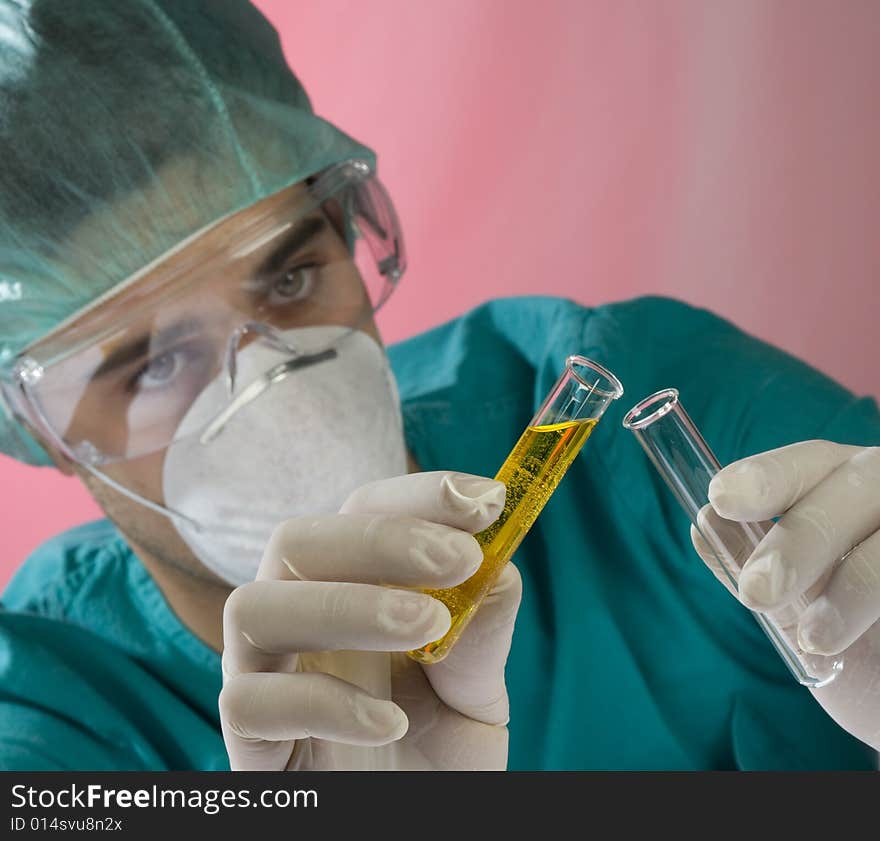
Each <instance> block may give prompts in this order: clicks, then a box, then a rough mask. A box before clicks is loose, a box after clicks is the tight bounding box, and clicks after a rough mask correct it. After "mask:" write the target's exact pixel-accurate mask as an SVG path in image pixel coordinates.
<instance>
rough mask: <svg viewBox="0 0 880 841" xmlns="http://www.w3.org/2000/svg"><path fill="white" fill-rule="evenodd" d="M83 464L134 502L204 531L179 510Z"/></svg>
mask: <svg viewBox="0 0 880 841" xmlns="http://www.w3.org/2000/svg"><path fill="white" fill-rule="evenodd" d="M82 466H83V467H84V468H85V469H86V470H88V471H89V473H91V474H92V476H94V477H95V478H96V479H98V480H99V481H101V482H103V483H104V484H105V485H108V486H109V487H111V488H113V490H115V491H118V492H119V493H121V494H122V495H123V496H124V497H127V498H128V499H130V500H131V501H132V502H137V503H138V504H139V505H143V506H144V507H145V508H149V509H150V511H155V512H156V513H157V514H161V515H162V516H163V517H165V518H167V519H169V520H171V521H172V522H175V521H182V522H184V523H186V525H188V526H190V527H191V528H194V529H196V531H202V527H201V526H200V525H199V524H198V523H197V522H196V521H195V520H193V519H191V518H190V517H187V516H186V515H185V514H181V513H180V512H179V511H175V510H173V509H172V508H166V507H165V506H164V505H159V503H158V502H152V501H151V500H149V499H147V498H146V497H143V496H141V495H140V494H138V493H135V492H134V491H132V490H129V489H128V488H126V487H125V486H124V485H120V484H119V482H117V481H116V480H115V479H111V478H110V477H109V476H106V475H105V474H103V473H101V472H100V471H99V470H95V468H94V467H92V466H91V465H90V464H82Z"/></svg>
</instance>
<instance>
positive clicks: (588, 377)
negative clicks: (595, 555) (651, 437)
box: [409, 356, 623, 663]
mask: <svg viewBox="0 0 880 841" xmlns="http://www.w3.org/2000/svg"><path fill="white" fill-rule="evenodd" d="M622 394H623V386H622V385H621V384H620V382H619V381H618V379H617V377H615V376H614V374H612V373H611V372H610V371H609V370H607V369H606V368H603V367H602V366H601V365H599V364H598V363H597V362H593V361H592V360H590V359H587V358H586V357H584V356H569V357H568V359H566V361H565V370H564V371H563V372H562V376H561V377H560V378H559V379H558V380H557V381H556V384H555V385H554V386H553V388H552V389H551V390H550V392H549V394H548V395H547V397H546V399H545V400H544V403H543V404H542V405H541V408H540V409H538V412H537V414H536V415H535V416H534V417H533V418H532V420H531V422H530V423H529V425H528V426H527V427H526V430H525V432H523V434H522V436H521V437H520V439H519V441H517V443H516V446H514V448H513V450H511V453H510V455H509V456H508V457H507V459H506V460H505V462H504V464H502V465H501V469H500V470H499V471H498V473H497V474H496V476H495V478H496V479H497V480H498V481H500V482H504V484H505V486H506V488H507V496H506V497H505V500H504V510H503V511H502V512H501V515H500V516H499V517H498V519H497V520H496V521H495V522H494V523H492V525H491V526H489V528H487V529H484V530H483V531H481V532H479V533H478V534H476V535H474V537H476V539H477V541H478V542H479V544H480V545H481V546H482V547H483V563H482V564H481V566H480V568H479V569H478V570H477V571H476V572H475V573H474V574H473V575H472V576H471V577H470V578H469V579H468V580H467V581H465V582H463V583H461V584H459V585H458V586H457V587H451V588H448V589H444V590H425V591H424V592H426V593H427V594H428V595H430V596H433V597H434V598H435V599H439V600H440V601H441V602H443V604H445V605H446V607H448V608H449V612H450V613H451V614H452V626H451V627H450V629H449V631H447V633H446V636H444V637H443V638H442V639H439V640H436V641H434V642H432V643H429V644H428V645H425V646H423V647H422V648H419V649H417V650H415V651H410V652H409V655H410V657H412V658H413V659H414V660H418V661H419V662H421V663H437V662H439V661H440V660H442V659H443V658H444V657H445V656H446V655H447V654H448V653H449V650H450V649H451V648H452V646H453V645H454V644H455V641H456V640H457V639H458V638H459V637H460V636H461V633H462V631H464V629H465V627H466V626H467V624H468V622H469V621H470V619H471V617H472V616H473V615H474V613H475V612H476V610H477V608H478V607H479V606H480V602H482V601H483V599H484V598H485V596H486V594H487V593H488V592H489V590H491V589H492V585H493V584H494V583H495V581H496V580H497V579H498V576H499V575H500V574H501V571H502V570H503V569H504V565H505V564H506V563H507V562H508V561H509V560H510V558H511V556H512V555H513V553H514V552H515V551H516V549H517V547H518V546H519V544H520V542H521V541H522V539H523V537H525V535H526V532H528V530H529V529H530V528H531V527H532V524H533V523H534V522H535V520H536V519H537V517H538V514H540V513H541V510H542V509H543V507H544V505H545V504H546V502H547V500H548V499H550V495H551V494H552V493H553V491H554V490H556V486H557V485H558V484H559V480H560V479H561V478H562V476H563V475H564V474H565V471H566V470H568V468H569V465H571V463H572V462H573V461H574V457H575V456H576V455H577V454H578V452H579V451H580V449H581V447H582V446H583V445H584V443H585V442H586V440H587V438H589V436H590V433H591V432H592V431H593V428H594V427H595V426H596V424H597V423H598V422H599V419H600V418H601V417H602V415H603V413H604V412H605V410H606V409H607V408H608V406H609V405H610V404H611V402H612V401H613V400H617V398H618V397H620V396H621V395H622Z"/></svg>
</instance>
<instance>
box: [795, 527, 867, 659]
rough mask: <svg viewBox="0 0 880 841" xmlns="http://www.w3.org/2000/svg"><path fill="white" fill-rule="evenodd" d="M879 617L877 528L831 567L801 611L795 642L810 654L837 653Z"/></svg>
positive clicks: (847, 646)
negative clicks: (821, 587) (819, 591)
mask: <svg viewBox="0 0 880 841" xmlns="http://www.w3.org/2000/svg"><path fill="white" fill-rule="evenodd" d="M878 619H880V531H878V532H875V533H874V534H872V535H871V536H870V537H869V538H868V539H867V540H863V541H862V542H861V543H860V544H859V545H858V546H856V547H855V548H854V549H853V550H852V552H850V553H849V555H847V556H846V557H845V558H844V559H843V561H842V562H841V564H840V566H839V567H837V569H835V570H834V573H833V574H832V576H831V579H830V580H829V582H828V583H827V584H826V586H825V590H824V591H823V592H822V594H821V595H820V596H819V597H818V598H817V599H816V600H815V601H814V602H813V603H812V604H811V605H810V606H809V607H807V609H806V610H805V611H804V612H803V614H802V616H801V619H800V622H799V624H798V643H799V645H800V646H801V648H803V649H804V650H805V651H809V652H812V653H814V654H838V653H840V652H841V651H843V650H844V649H846V648H849V646H851V645H852V644H853V643H854V642H855V641H856V640H857V639H858V638H859V637H860V636H861V635H862V634H864V633H865V631H867V630H868V628H870V627H871V626H872V625H873V624H874V623H875V622H876V621H877V620H878Z"/></svg>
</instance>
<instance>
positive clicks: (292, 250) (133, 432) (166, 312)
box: [33, 185, 381, 580]
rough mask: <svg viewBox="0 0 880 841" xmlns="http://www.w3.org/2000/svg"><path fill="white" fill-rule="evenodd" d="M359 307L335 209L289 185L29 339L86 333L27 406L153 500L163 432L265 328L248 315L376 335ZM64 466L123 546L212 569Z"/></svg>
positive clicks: (163, 521)
mask: <svg viewBox="0 0 880 841" xmlns="http://www.w3.org/2000/svg"><path fill="white" fill-rule="evenodd" d="M267 220H269V221H267ZM371 312H372V307H371V304H370V300H369V297H368V294H367V291H366V289H365V287H364V284H363V282H362V280H361V278H360V275H359V274H358V271H357V268H356V266H355V264H354V262H353V261H352V258H351V254H350V251H349V248H348V246H347V244H346V241H345V238H344V231H343V226H342V220H341V215H340V214H338V213H336V212H335V210H334V206H333V205H332V204H328V203H325V204H324V205H322V206H313V205H312V203H311V202H310V200H309V197H308V193H307V190H306V188H305V187H304V186H302V185H295V186H293V187H290V188H288V189H287V190H284V191H282V192H281V193H279V194H276V195H275V196H272V197H270V198H268V199H265V200H264V201H262V202H259V203H258V204H256V205H254V206H252V207H250V208H247V209H246V210H244V211H242V212H241V213H238V214H236V215H235V216H232V217H230V218H228V219H226V220H224V222H223V223H221V224H220V225H218V226H215V227H214V228H212V229H211V230H209V231H208V232H206V233H204V234H202V235H201V236H199V237H197V238H195V239H193V240H192V241H190V242H189V243H187V244H185V245H184V246H183V247H182V248H180V249H179V250H177V251H176V252H174V253H173V254H172V255H171V256H169V257H167V258H166V259H164V260H163V261H162V262H161V263H160V264H158V265H156V266H155V267H153V268H151V269H150V270H149V271H147V272H145V273H143V274H142V276H140V277H139V278H137V279H136V280H135V281H134V282H133V283H132V284H130V285H126V287H125V288H124V289H122V290H121V291H120V292H119V293H117V294H116V295H115V296H114V297H113V298H111V299H108V300H107V301H105V302H103V303H102V304H101V305H100V306H98V307H96V308H94V309H93V310H91V311H89V312H88V313H86V314H84V315H83V316H82V317H80V318H78V319H76V320H75V321H74V322H72V323H70V324H68V325H67V326H66V327H65V328H64V330H63V332H59V333H58V334H55V335H52V336H51V337H49V338H48V339H47V340H45V341H44V342H41V343H40V345H37V346H35V347H34V348H33V351H34V352H35V353H40V352H43V353H45V354H48V355H50V356H51V355H52V353H53V350H54V348H55V347H63V346H64V344H65V342H69V341H70V340H71V339H76V338H77V337H80V336H83V337H88V336H98V337H99V339H98V340H97V341H92V342H88V341H84V342H83V343H82V346H81V348H80V349H78V350H77V351H76V352H73V353H69V354H68V355H66V356H65V357H64V358H63V359H61V360H60V361H58V362H57V363H56V364H53V365H52V366H51V369H50V371H51V376H50V377H47V378H46V382H45V384H43V386H42V388H43V390H42V392H41V407H42V409H43V411H44V414H45V415H46V417H47V418H48V419H49V421H50V422H51V426H52V429H53V430H58V434H59V435H61V436H62V437H63V440H64V442H65V445H66V446H67V447H68V448H70V449H71V450H73V451H74V452H82V450H81V449H79V450H78V448H83V447H86V448H91V449H92V450H93V451H97V452H98V453H100V454H102V456H104V457H109V458H104V459H103V461H102V463H101V464H100V466H99V467H98V469H99V470H100V472H101V473H103V474H104V475H106V476H107V477H109V478H110V479H112V480H113V481H115V482H116V483H118V484H120V485H122V486H123V487H125V488H128V489H129V490H131V491H134V492H135V493H137V494H138V495H140V496H142V497H145V498H146V499H149V500H152V501H155V502H157V503H158V504H164V497H163V491H162V475H163V466H164V459H165V453H166V449H167V446H168V444H169V443H170V442H171V440H173V439H174V436H175V433H176V431H177V429H178V426H179V424H180V422H181V420H182V419H183V417H184V416H185V415H186V413H187V411H188V409H189V408H190V406H191V405H192V402H193V400H194V399H195V398H196V397H197V396H198V394H200V393H201V392H202V390H203V389H204V388H205V387H206V386H207V385H208V383H210V382H212V381H213V380H215V379H216V378H217V377H220V376H227V377H228V376H229V375H230V374H232V375H233V376H234V372H235V358H236V353H237V351H239V350H241V349H242V348H244V347H246V346H247V345H248V344H250V343H251V342H253V341H259V340H265V338H266V337H265V336H263V335H261V333H260V332H259V331H260V329H262V328H261V326H260V325H268V326H269V327H270V328H272V330H275V331H284V330H289V329H293V328H299V327H309V326H323V325H341V326H355V327H356V328H357V329H359V330H361V331H363V332H364V333H366V334H368V335H370V336H371V337H372V338H373V339H375V340H376V342H377V343H381V341H380V337H379V334H378V331H377V329H376V326H375V323H374V322H373V320H372V317H371ZM40 437H41V438H42V439H43V441H44V443H45V444H47V445H48V448H50V449H52V450H54V451H56V452H57V451H58V446H57V444H54V445H53V442H51V441H47V440H46V437H45V436H40ZM60 458H63V457H60ZM72 468H73V470H74V471H75V472H76V473H77V474H78V475H79V476H80V478H81V479H82V481H83V482H84V483H85V485H86V486H87V487H88V489H89V491H90V492H91V493H92V495H93V496H94V498H95V499H96V500H97V502H98V503H99V505H100V506H101V507H102V509H103V510H104V511H105V513H106V514H107V516H108V517H109V518H110V519H111V520H113V522H114V523H115V524H116V525H117V526H118V527H119V529H120V530H121V531H122V533H123V534H124V535H125V536H126V538H127V539H128V540H129V542H130V543H131V544H132V545H133V546H134V547H135V548H136V549H140V550H142V551H146V552H148V553H149V554H150V555H151V556H153V557H154V558H155V559H156V560H158V561H159V562H161V563H163V564H166V565H168V566H172V567H175V568H177V569H181V570H184V571H186V572H188V573H191V574H193V575H197V576H200V577H204V578H206V579H213V580H219V579H216V578H215V577H214V576H213V574H212V573H210V572H209V571H208V570H207V569H205V567H204V566H203V565H202V564H200V563H199V561H197V560H196V558H195V557H194V556H193V555H192V553H191V552H190V550H189V549H188V547H187V546H186V545H185V543H184V542H183V541H182V539H181V538H180V536H179V535H178V533H177V531H176V529H175V528H174V526H173V524H172V523H171V521H170V520H168V519H167V518H166V517H165V516H163V515H161V514H159V513H158V512H154V511H151V510H150V509H149V508H147V507H145V506H143V505H142V504H140V503H138V502H135V501H133V500H131V499H129V498H128V497H126V496H125V495H124V494H122V493H120V492H119V491H117V490H115V489H114V488H113V487H111V486H109V485H108V484H106V483H104V482H102V481H101V480H99V479H97V478H96V477H95V476H94V475H92V474H91V473H90V472H89V471H87V470H85V469H84V468H83V467H81V466H79V465H78V464H76V463H73V464H72Z"/></svg>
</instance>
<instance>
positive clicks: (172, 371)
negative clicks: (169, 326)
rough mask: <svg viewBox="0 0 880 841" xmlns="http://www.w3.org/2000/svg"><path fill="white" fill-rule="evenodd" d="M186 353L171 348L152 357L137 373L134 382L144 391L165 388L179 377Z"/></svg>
mask: <svg viewBox="0 0 880 841" xmlns="http://www.w3.org/2000/svg"><path fill="white" fill-rule="evenodd" d="M184 361H185V360H184V353H183V352H182V351H179V350H171V351H167V352H165V353H162V354H160V355H159V356H156V357H154V358H153V359H151V360H150V361H149V362H148V363H147V364H146V365H144V367H143V368H141V370H140V371H138V373H137V374H136V375H135V377H134V380H133V384H134V386H135V388H138V389H140V390H142V391H146V390H148V389H153V388H163V387H164V386H167V385H168V384H169V383H170V382H172V381H173V380H174V379H176V378H177V376H178V374H180V372H181V370H182V369H183V365H184Z"/></svg>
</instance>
